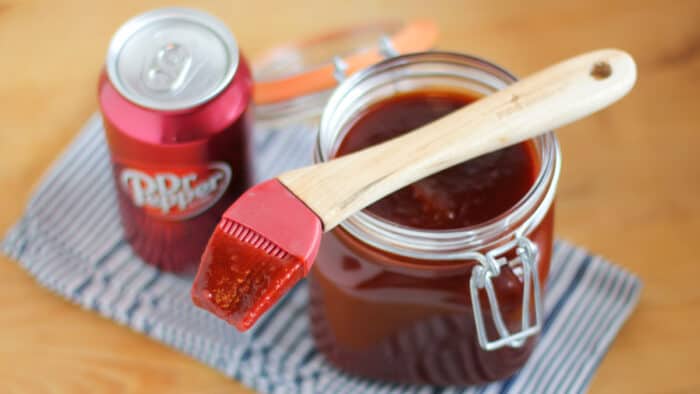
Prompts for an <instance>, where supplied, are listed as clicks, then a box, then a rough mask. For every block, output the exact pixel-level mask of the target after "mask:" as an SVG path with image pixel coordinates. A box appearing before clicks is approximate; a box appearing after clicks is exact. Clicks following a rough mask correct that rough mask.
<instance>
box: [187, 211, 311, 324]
mask: <svg viewBox="0 0 700 394" xmlns="http://www.w3.org/2000/svg"><path fill="white" fill-rule="evenodd" d="M239 238H240V237H235V236H233V235H231V234H230V231H228V232H227V231H224V229H222V225H219V226H217V227H216V230H215V231H214V233H213V234H212V237H211V239H210V240H209V244H208V245H207V248H206V250H205V251H204V254H203V255H202V260H201V263H200V266H199V271H198V273H197V277H196V278H195V280H194V282H193V285H192V300H193V301H194V303H195V305H197V306H199V307H200V308H203V309H205V310H207V311H209V312H211V313H213V314H214V315H216V316H218V317H219V318H221V319H224V320H226V321H227V322H228V323H229V324H232V325H233V326H235V327H236V328H237V329H238V330H240V331H245V330H247V329H249V328H250V327H251V326H252V325H253V324H255V322H256V321H257V320H258V319H259V318H260V316H262V314H263V313H265V312H266V311H267V310H268V309H270V307H271V306H272V305H274V304H275V303H276V302H277V300H279V299H280V297H282V296H283V295H284V294H286V293H287V292H288V291H289V290H290V289H291V288H292V287H293V286H294V285H295V284H296V283H297V282H298V281H299V280H301V279H302V278H303V277H304V264H303V263H302V261H301V260H299V259H297V258H294V257H293V256H291V255H287V256H285V257H282V258H280V257H278V256H272V255H270V254H268V253H267V252H265V251H264V250H262V249H260V248H259V247H256V246H254V245H252V244H251V243H250V242H246V241H242V240H241V239H239Z"/></svg>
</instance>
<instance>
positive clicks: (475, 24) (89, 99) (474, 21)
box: [0, 0, 700, 394]
mask: <svg viewBox="0 0 700 394" xmlns="http://www.w3.org/2000/svg"><path fill="white" fill-rule="evenodd" d="M173 3H175V2H164V1H159V2H145V1H137V0H132V1H92V0H85V1H60V2H57V1H50V0H43V1H39V0H25V1H23V0H0V59H1V60H0V70H1V71H2V78H0V103H1V105H0V114H1V116H0V136H1V142H0V190H2V199H1V201H2V204H0V230H2V231H5V230H6V229H7V228H9V227H10V226H11V225H12V224H13V223H14V222H15V221H16V220H17V219H18V218H19V217H20V215H21V214H22V211H23V209H24V206H25V204H26V201H27V199H28V197H29V196H30V194H31V191H32V187H33V185H34V184H35V183H36V182H37V180H38V179H39V177H40V176H41V174H42V173H43V172H44V171H45V169H46V168H47V167H48V166H49V164H50V163H51V161H52V160H53V159H54V158H55V157H56V155H58V154H59V152H61V150H62V149H63V148H64V147H65V146H66V144H67V143H68V142H69V141H70V140H71V139H72V138H73V137H74V136H75V134H76V132H77V130H78V129H79V128H80V126H81V125H82V123H83V122H84V121H85V120H86V119H87V117H88V116H89V115H90V114H92V113H93V112H94V111H95V110H96V100H95V86H96V81H97V75H98V72H99V69H100V67H101V65H102V62H103V59H104V55H105V51H106V48H107V43H108V41H109V39H110V36H111V35H112V33H113V32H114V31H115V30H116V29H117V28H118V27H119V25H120V24H121V23H122V22H123V21H124V20H126V19H127V18H128V17H130V16H132V15H135V14H137V13H139V12H142V11H145V10H147V9H151V8H155V7H158V6H165V5H172V4H173ZM177 3H181V2H177ZM182 3H184V2H182ZM191 3H193V4H194V3H196V4H197V6H198V7H200V8H202V9H205V10H208V11H210V12H212V13H214V14H215V15H218V16H219V17H221V18H222V19H223V20H225V21H226V22H227V23H228V25H229V26H230V27H231V29H232V30H233V32H234V33H235V35H236V36H237V38H238V40H239V42H240V43H242V47H243V50H244V51H245V53H247V54H248V55H249V56H251V55H252V56H254V55H255V54H256V53H259V51H260V50H261V49H263V48H266V47H269V46H271V45H273V44H275V43H278V42H280V41H284V40H288V39H290V38H292V37H304V36H307V35H310V34H313V33H314V32H320V31H324V30H325V29H331V28H333V27H336V26H342V25H347V24H350V23H356V22H362V21H366V20H372V19H377V18H380V17H401V18H413V17H425V16H431V17H433V18H435V19H436V20H437V21H438V22H439V24H440V26H441V28H442V36H441V38H440V41H439V45H438V47H439V48H442V49H451V50H458V51H464V52H469V53H473V54H477V55H480V56H483V57H485V58H487V59H491V60H493V61H495V62H496V63H499V64H501V65H505V66H506V67H508V68H510V69H511V70H513V71H514V72H516V73H517V74H520V75H524V74H527V73H529V72H531V71H534V70H536V69H538V68H540V67H543V66H545V65H548V64H550V63H552V62H554V61H556V60H558V59H562V58H564V57H567V56H571V55H574V54H576V53H578V52H583V51H586V50H590V49H594V48H598V47H619V48H623V49H625V50H628V51H629V52H630V53H632V55H633V56H635V57H636V59H637V62H638V65H639V80H638V83H637V86H636V88H635V89H634V90H633V91H632V93H631V95H630V96H629V97H627V98H626V99H624V100H623V101H622V102H620V103H618V104H616V105H614V106H613V107H612V108H610V109H609V110H606V111H604V112H602V113H600V114H597V115H595V116H593V117H590V118H588V119H586V120H584V121H581V122H578V123H576V124H575V125H572V126H569V127H566V129H565V131H564V132H562V133H560V138H561V144H562V149H563V155H564V167H563V173H562V179H561V182H560V189H559V194H558V195H559V197H558V206H557V209H558V212H557V219H556V220H557V223H556V225H557V230H556V231H557V234H558V236H560V237H562V238H565V239H568V240H571V241H573V242H575V243H578V244H580V245H584V246H586V247H588V248H589V249H591V250H593V251H594V252H596V253H600V254H602V255H604V256H606V257H608V258H610V259H612V260H614V261H616V262H618V263H619V264H622V265H623V266H625V267H627V268H628V269H629V270H631V271H633V272H635V273H637V274H638V275H639V276H640V277H641V278H642V279H643V281H644V290H643V293H642V297H641V301H640V303H639V306H638V308H637V309H636V311H635V312H634V314H633V315H632V317H631V318H630V320H629V321H628V323H627V324H626V325H625V326H624V328H623V329H622V331H621V332H620V334H619V336H618V337H617V339H616V340H615V342H614V343H613V345H612V348H611V349H610V351H609V353H608V354H607V356H606V357H605V359H604V361H603V362H602V365H601V366H600V369H599V371H598V372H597V373H596V375H595V377H594V379H593V384H592V386H591V392H593V393H616V394H617V393H659V392H668V393H698V392H700V373H698V372H700V371H699V369H698V367H699V366H700V362H699V361H698V360H699V359H698V354H700V283H699V282H698V281H699V280H700V261H698V255H699V254H700V247H699V244H700V205H699V203H700V198H699V197H700V95H699V94H698V90H700V1H698V0H686V1H681V0H615V1H611V0H607V1H605V0H589V1H526V2H523V1H517V0H510V1H501V2H497V1H481V2H477V1H453V2H447V1H437V0H433V1H422V0H417V1H375V2H370V1H362V2H358V1H353V2H343V3H340V2H338V3H336V2H332V1H327V0H325V1H321V0H319V1H308V2H307V1H299V0H297V1H294V2H293V3H287V2H279V3H273V2H261V1H255V2H253V1H249V2H233V1H220V2H215V1H199V2H195V1H192V2H191ZM234 3H238V4H234ZM286 4H292V5H286ZM0 278H2V286H1V290H0V305H2V308H0V392H17V393H20V392H21V393H25V392H26V393H43V392H51V393H194V392H197V393H247V392H249V391H248V390H247V389H245V388H244V387H243V386H241V385H240V384H238V383H236V382H234V381H231V380H230V379H228V378H227V377H225V376H223V375H221V374H219V373H218V372H216V371H214V370H213V369H210V368H208V367H206V366H204V365H202V364H199V363H198V362H196V361H194V360H192V359H190V358H188V357H186V356H184V355H181V354H179V353H177V352H176V351H174V350H171V349H169V348H167V347H165V346H162V345H160V344H158V343H156V342H154V341H152V340H150V339H147V338H146V337H144V336H141V335H139V334H136V333H134V332H131V331H130V330H129V329H128V328H125V327H121V326H118V325H117V324H115V323H113V322H111V321H108V320H105V319H103V318H101V317H99V316H98V315H96V314H94V313H91V312H87V311H83V310H81V309H80V308H78V307H76V306H74V305H72V304H70V303H69V302H67V301H64V300H63V299H61V298H59V297H57V296H55V295H53V294H51V293H50V292H49V291H47V290H45V289H43V288H41V287H40V286H38V285H37V284H36V283H35V282H34V280H33V279H32V278H31V277H30V276H29V275H28V274H27V273H26V272H24V271H23V270H22V269H20V268H19V267H18V265H17V264H16V263H15V262H13V261H10V260H9V259H7V258H6V257H4V256H3V257H0Z"/></svg>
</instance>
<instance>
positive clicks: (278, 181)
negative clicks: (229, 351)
mask: <svg viewBox="0 0 700 394" xmlns="http://www.w3.org/2000/svg"><path fill="white" fill-rule="evenodd" d="M635 79H636V66H635V63H634V60H633V59H632V58H631V57H630V56H629V55H628V54H627V53H625V52H622V51H619V50H614V49H605V50H598V51H594V52H590V53H587V54H583V55H580V56H577V57H574V58H572V59H569V60H567V61H564V62H562V63H559V64H556V65H554V66H551V67H549V68H546V69H544V70H542V71H540V72H538V73H536V74H534V75H532V76H530V77H528V78H525V79H522V80H520V81H519V82H516V83H514V84H513V85H510V86H508V87H506V88H505V89H503V90H501V91H498V92H496V93H494V94H491V95H489V96H486V97H484V98H482V99H480V100H478V101H476V102H475V103H472V104H470V105H468V106H466V107H464V108H462V109H459V110H457V111H455V112H452V113H450V114H449V115H447V116H445V117H443V118H440V119H438V120H436V121H434V122H432V123H429V124H427V125H425V126H423V127H420V128H418V129H416V130H414V131H412V132H409V133H407V134H404V135H402V136H399V137H397V138H394V139H392V140H389V141H386V142H384V143H382V144H378V145H375V146H372V147H370V148H367V149H364V150H361V151H357V152H355V153H352V154H350V155H347V156H343V157H340V158H336V159H334V160H330V161H328V162H325V163H321V164H316V165H313V166H309V167H305V168H301V169H297V170H293V171H289V172H286V173H283V174H282V175H279V176H278V177H277V178H275V179H272V180H269V181H266V182H264V183H261V184H258V185H256V186H254V187H252V188H251V189H249V190H248V191H246V192H245V193H244V194H243V195H242V196H241V197H240V198H239V199H238V200H237V201H236V202H234V203H233V205H231V207H229V209H228V210H227V211H226V212H225V213H224V215H223V218H222V219H221V222H220V223H219V225H218V226H217V228H216V229H215V231H214V233H213V235H212V237H211V239H210V240H209V244H208V245H207V248H206V250H205V252H204V254H203V256H202V260H201V263H200V267H199V271H198V273H197V276H196V278H195V280H194V284H193V287H192V299H193V301H194V303H195V304H196V305H198V306H199V307H201V308H204V309H206V310H208V311H210V312H212V313H213V314H215V315H217V316H219V317H220V318H222V319H224V320H226V321H228V322H229V323H230V324H232V325H234V326H236V327H237V328H238V329H239V330H246V329H248V328H250V327H251V326H252V325H253V324H254V323H255V321H256V320H257V319H258V318H259V317H260V316H261V315H262V314H263V313H264V312H265V311H266V310H268V309H269V308H270V307H271V306H272V305H273V304H274V303H275V302H276V301H277V300H278V299H279V298H280V297H281V296H282V295H284V294H285V293H286V292H287V291H288V290H289V289H290V288H291V287H292V286H294V284H295V283H296V282H298V281H299V280H300V279H301V278H303V277H304V276H305V275H306V274H307V273H308V272H309V269H310V267H311V265H312V264H313V261H314V258H315V257H316V253H317V252H318V247H319V243H320V241H321V234H322V233H323V232H324V231H329V230H331V229H332V228H333V227H335V226H336V225H337V224H338V223H340V222H341V221H343V220H344V219H346V218H347V217H348V216H350V215H352V214H353V213H355V212H357V211H359V210H361V209H363V208H365V207H366V206H368V205H370V204H371V203H373V202H375V201H377V200H379V199H380V198H382V197H384V196H386V195H388V194H390V193H392V192H394V191H396V190H398V189H400V188H402V187H404V186H407V185H409V184H411V183H413V182H415V181H418V180H420V179H422V178H424V177H427V176H429V175H431V174H434V173H436V172H439V171H441V170H444V169H446V168H448V167H451V166H453V165H456V164H458V163H460V162H463V161H466V160H469V159H472V158H475V157H477V156H480V155H482V154H486V153H489V152H493V151H495V150H498V149H501V148H504V147H507V146H509V145H514V144H516V143H519V142H522V141H524V140H527V139H530V138H533V137H536V136H537V135H539V134H542V133H545V132H547V131H549V130H552V129H555V128H557V127H560V126H563V125H565V124H567V123H571V122H573V121H575V120H578V119H580V118H582V117H584V116H587V115H589V114H591V113H593V112H596V111H598V110H600V109H602V108H604V107H606V106H608V105H610V104H612V103H613V102H615V101H617V100H618V99H620V98H622V97H623V96H624V95H625V94H627V92H629V90H630V89H631V88H632V86H633V85H634V82H635Z"/></svg>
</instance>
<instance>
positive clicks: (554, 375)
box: [2, 116, 641, 394]
mask: <svg viewBox="0 0 700 394" xmlns="http://www.w3.org/2000/svg"><path fill="white" fill-rule="evenodd" d="M258 135H259V138H258V140H257V141H256V146H257V149H258V154H259V157H262V160H261V162H262V163H263V164H267V165H266V166H263V168H261V169H259V170H258V171H257V175H258V179H264V178H268V177H270V176H271V175H273V174H276V173H278V172H280V171H282V170H284V169H287V168H289V167H295V166H299V165H302V164H305V162H306V161H307V160H308V158H309V157H310V156H311V146H312V143H313V142H312V140H313V133H312V132H311V131H310V130H308V129H304V128H303V127H302V128H299V129H298V130H285V131H283V132H278V133H270V132H260V133H258ZM282 152H284V154H281V153H282ZM290 152H296V153H298V154H297V155H290ZM280 157H285V158H287V157H289V158H290V159H289V160H286V161H280V160H279V158H280ZM116 206H117V202H116V198H115V194H114V190H113V186H112V180H111V173H110V163H109V159H108V154H107V148H106V145H105V140H104V136H103V132H102V126H101V122H100V119H99V117H97V116H95V117H93V118H92V119H90V121H89V122H88V123H87V125H86V126H85V128H84V129H83V131H82V132H81V133H80V134H79V136H78V137H77V138H76V140H75V141H74V142H73V143H72V144H71V145H70V147H69V148H68V150H67V151H66V152H65V153H64V154H63V156H62V157H61V158H60V159H59V160H58V161H57V162H56V164H55V165H54V166H53V168H52V169H51V170H50V171H49V172H48V174H47V175H46V176H45V178H44V179H43V181H42V183H41V185H40V186H39V188H38V190H37V192H36V194H35V195H34V197H33V198H32V199H31V201H30V203H29V206H28V208H27V211H26V214H25V216H24V217H23V218H22V219H21V221H20V222H19V223H18V224H17V225H16V226H15V227H14V228H13V229H12V230H11V231H10V233H9V234H8V235H7V238H6V239H5V240H4V242H3V244H2V248H3V250H4V252H5V253H7V254H8V255H9V256H11V257H12V258H14V259H16V260H18V261H19V262H20V263H21V264H22V266H24V267H25V268H26V269H27V270H28V271H30V272H31V273H32V275H34V276H35V277H36V279H37V280H38V281H39V283H41V284H42V285H44V286H46V287H48V288H50V289H52V290H53V291H55V292H57V293H58V294H60V295H62V296H63V297H66V298H68V299H70V300H72V301H73V302H75V303H77V304H79V305H81V306H83V307H85V308H89V309H92V310H95V311H97V312H98V313H100V314H102V315H104V316H106V317H109V318H111V319H114V320H116V321H117V322H119V323H122V324H125V325H128V326H130V327H132V328H133V329H134V330H136V331H139V332H142V333H144V334H145V335H148V336H150V337H152V338H154V339H156V340H158V341H161V342H163V343H165V344H167V345H169V346H172V347H175V348H177V349H179V350H180V351H182V352H184V353H187V354H189V355H191V356H193V357H195V358H196V359H198V360H201V361H202V362H204V363H206V364H208V365H210V366H212V367H214V368H216V369H218V370H220V371H221V372H222V373H224V374H226V375H228V376H230V377H232V378H234V379H237V380H240V381H242V382H243V383H244V384H246V385H248V386H250V387H252V388H253V389H255V390H258V391H260V392H263V393H275V394H278V393H333V394H335V393H445V394H447V393H580V392H584V391H586V388H587V387H588V384H589V382H590V380H591V376H592V375H593V373H594V372H595V369H596V367H597V366H598V364H599V362H600V360H601V359H602V357H603V356H604V354H605V352H606V350H607V348H608V346H609V345H610V343H611V342H612V340H613V339H614V338H615V335H616V334H617V332H618V330H619V329H620V327H621V326H622V324H623V323H624V322H625V320H626V319H627V317H628V316H629V314H630V313H631V312H632V310H633V309H634V307H635V305H636V303H637V300H638V297H639V293H640V289H641V284H640V282H639V280H638V279H637V278H636V277H635V276H634V275H632V274H630V273H628V272H626V271H625V270H623V269H622V268H620V267H617V266H615V265H612V264H611V263H609V262H607V261H605V260H604V259H602V258H600V257H597V256H593V255H590V254H588V253H587V252H586V251H585V250H583V249H580V248H577V247H575V246H572V245H570V244H568V243H566V242H563V241H558V242H557V243H556V246H555V252H554V257H553V261H552V271H551V276H550V278H551V279H550V281H549V285H548V289H547V297H546V300H545V301H546V302H545V309H546V322H545V325H544V332H543V335H542V338H541V340H540V342H539V344H538V346H537V347H536V348H535V351H534V353H533V355H532V357H531V359H530V361H529V362H528V363H527V364H526V366H525V367H524V369H523V370H521V371H520V372H519V373H518V374H517V375H515V376H513V377H512V378H510V379H508V380H505V381H502V382H497V383H493V384H489V385H485V386H481V387H471V388H455V387H447V388H437V387H430V386H405V385H404V386H400V385H392V384H385V383H382V382H377V381H370V380H363V379H358V378H354V377H352V376H349V375H346V374H344V373H342V372H339V371H337V370H335V369H334V368H332V367H331V366H330V365H329V364H328V363H327V362H326V361H325V360H324V358H323V357H322V356H321V355H320V354H319V353H318V352H317V351H316V350H315V349H314V347H313V342H312V339H311V337H310V335H309V329H308V321H307V316H306V313H305V309H306V305H307V301H308V295H307V289H306V283H301V284H300V285H298V286H297V287H296V288H295V289H294V290H293V291H292V292H291V294H289V295H288V296H287V297H286V298H285V299H284V300H283V301H282V302H281V303H280V304H279V305H278V306H277V307H276V308H275V309H274V310H273V311H272V312H271V313H268V314H267V315H266V316H265V317H264V318H263V320H262V321H261V322H260V324H258V325H256V327H255V328H254V329H253V330H251V331H250V332H247V333H244V334H241V333H238V332H236V331H235V330H234V329H232V328H231V327H229V326H228V325H226V323H224V322H223V321H220V320H218V319H217V318H215V317H213V316H211V315H209V314H208V313H205V312H203V311H201V310H199V309H197V308H195V307H194V306H192V303H191V302H190V299H189V288H190V281H189V280H188V279H186V278H182V277H178V276H174V275H170V274H166V273H162V272H159V271H157V270H155V269H153V268H151V267H149V266H147V265H144V264H143V263H142V262H141V261H140V260H139V258H138V257H136V256H135V255H134V253H133V251H132V250H131V248H130V247H129V245H128V244H127V243H126V241H125V240H124V234H123V232H122V229H121V227H120V224H119V217H118V213H117V208H116Z"/></svg>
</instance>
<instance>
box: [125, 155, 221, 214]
mask: <svg viewBox="0 0 700 394" xmlns="http://www.w3.org/2000/svg"><path fill="white" fill-rule="evenodd" d="M118 177H119V184H120V187H121V189H122V190H123V191H124V192H126V193H127V194H128V195H129V197H131V201H132V202H133V203H134V205H136V206H137V207H142V208H143V209H145V210H146V211H148V213H150V214H152V215H154V216H159V217H162V218H164V219H170V220H178V219H187V218H191V217H193V216H196V215H199V214H200V213H202V212H204V211H206V210H207V209H209V208H210V207H211V206H212V205H214V204H215V203H216V202H217V201H218V200H219V198H221V196H222V195H223V194H224V192H225V191H226V189H227V188H228V185H229V183H230V182H231V167H229V165H228V164H226V163H223V162H214V163H211V164H209V166H208V167H206V168H201V169H197V170H189V169H188V170H155V171H153V170H151V171H149V170H144V169H135V168H128V167H125V168H122V169H121V171H120V172H119V175H118Z"/></svg>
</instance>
